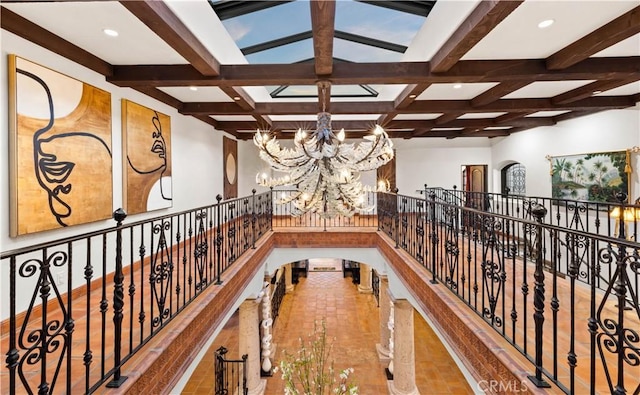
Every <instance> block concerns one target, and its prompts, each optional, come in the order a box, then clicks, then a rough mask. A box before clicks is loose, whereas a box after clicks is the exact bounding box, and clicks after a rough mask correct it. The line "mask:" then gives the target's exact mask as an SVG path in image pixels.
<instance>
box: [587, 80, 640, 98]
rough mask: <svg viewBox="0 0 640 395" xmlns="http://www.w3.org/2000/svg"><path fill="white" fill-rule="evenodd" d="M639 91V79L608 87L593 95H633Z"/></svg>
mask: <svg viewBox="0 0 640 395" xmlns="http://www.w3.org/2000/svg"><path fill="white" fill-rule="evenodd" d="M638 92H640V81H636V82H632V83H631V84H627V85H622V86H619V87H617V88H615V89H609V90H608V91H604V92H602V93H598V94H596V95H595V96H627V95H635V94H636V93H638Z"/></svg>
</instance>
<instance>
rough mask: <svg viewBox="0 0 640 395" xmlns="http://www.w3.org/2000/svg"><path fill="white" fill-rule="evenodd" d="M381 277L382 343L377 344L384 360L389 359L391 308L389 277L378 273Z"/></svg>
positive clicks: (379, 354)
mask: <svg viewBox="0 0 640 395" xmlns="http://www.w3.org/2000/svg"><path fill="white" fill-rule="evenodd" d="M378 278H379V279H380V289H379V292H380V295H379V297H380V301H379V303H380V308H379V310H378V312H379V314H380V343H378V344H376V349H377V350H378V359H380V361H382V362H387V361H388V360H389V336H390V334H389V325H388V324H389V310H390V304H389V303H390V298H389V278H388V277H387V276H386V275H384V274H378Z"/></svg>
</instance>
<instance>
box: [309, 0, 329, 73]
mask: <svg viewBox="0 0 640 395" xmlns="http://www.w3.org/2000/svg"><path fill="white" fill-rule="evenodd" d="M309 4H310V6H311V27H312V30H313V53H314V57H315V72H316V74H317V75H319V76H326V75H330V74H331V73H332V72H333V35H334V31H335V19H336V2H335V0H311V1H310V2H309Z"/></svg>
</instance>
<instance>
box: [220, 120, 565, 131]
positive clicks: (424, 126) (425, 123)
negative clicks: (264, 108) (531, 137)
mask: <svg viewBox="0 0 640 395" xmlns="http://www.w3.org/2000/svg"><path fill="white" fill-rule="evenodd" d="M495 120H496V118H470V119H455V120H453V121H451V122H448V123H446V124H445V125H443V127H448V128H482V129H483V128H487V127H492V126H511V127H538V126H553V125H555V124H556V121H555V120H554V119H553V118H552V117H531V118H520V119H514V120H512V121H510V122H505V123H503V124H498V123H496V122H495ZM331 124H332V126H333V128H334V129H342V128H344V129H345V130H347V131H355V130H357V131H364V132H370V131H371V130H372V129H373V128H374V127H375V122H374V121H370V120H368V121H367V120H358V121H332V122H331ZM218 125H219V127H220V128H221V129H222V130H227V129H230V130H248V131H253V130H255V129H256V128H257V127H258V124H257V123H256V122H255V121H218ZM438 126H440V125H436V122H435V121H434V120H432V119H429V120H396V121H391V122H389V123H388V124H387V125H386V127H385V129H386V130H387V132H393V131H398V130H405V129H406V130H415V131H419V130H424V131H425V132H426V131H429V130H430V129H432V128H434V127H438ZM315 127H316V122H315V121H275V122H273V123H272V125H271V129H274V130H276V129H277V130H285V131H286V130H288V131H295V130H298V129H299V128H302V129H305V130H312V129H314V128H315Z"/></svg>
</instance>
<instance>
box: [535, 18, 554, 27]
mask: <svg viewBox="0 0 640 395" xmlns="http://www.w3.org/2000/svg"><path fill="white" fill-rule="evenodd" d="M553 22H555V21H554V20H553V19H545V20H544V21H542V22H540V23H538V27H539V28H540V29H544V28H547V27H549V26H551V25H553Z"/></svg>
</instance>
